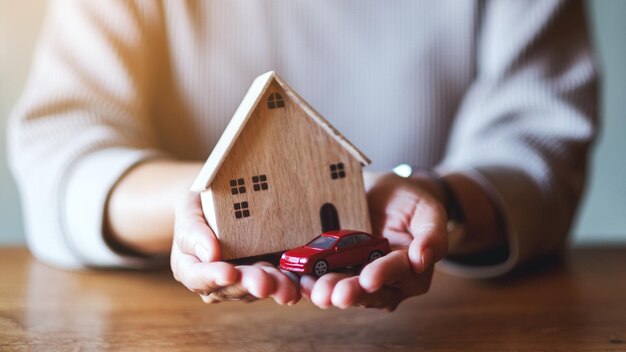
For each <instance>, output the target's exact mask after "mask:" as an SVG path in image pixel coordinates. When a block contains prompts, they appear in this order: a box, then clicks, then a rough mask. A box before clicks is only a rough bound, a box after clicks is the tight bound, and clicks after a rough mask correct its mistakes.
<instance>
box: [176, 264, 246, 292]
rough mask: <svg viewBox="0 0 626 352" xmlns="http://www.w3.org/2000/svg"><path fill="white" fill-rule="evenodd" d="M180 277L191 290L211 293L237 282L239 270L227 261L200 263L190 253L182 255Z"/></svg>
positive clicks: (179, 265)
mask: <svg viewBox="0 0 626 352" xmlns="http://www.w3.org/2000/svg"><path fill="white" fill-rule="evenodd" d="M177 270H178V277H180V278H181V282H182V284H183V285H185V286H186V287H187V288H188V289H189V290H191V291H193V292H196V293H202V294H205V295H206V294H209V293H211V292H213V291H215V290H217V289H220V288H222V287H224V286H229V285H233V284H235V283H236V282H237V279H238V276H239V272H238V271H237V270H236V269H235V268H234V267H233V266H232V265H230V264H228V263H225V262H213V263H199V262H198V261H197V259H196V258H195V257H193V256H189V255H181V256H180V258H179V260H178V264H177Z"/></svg>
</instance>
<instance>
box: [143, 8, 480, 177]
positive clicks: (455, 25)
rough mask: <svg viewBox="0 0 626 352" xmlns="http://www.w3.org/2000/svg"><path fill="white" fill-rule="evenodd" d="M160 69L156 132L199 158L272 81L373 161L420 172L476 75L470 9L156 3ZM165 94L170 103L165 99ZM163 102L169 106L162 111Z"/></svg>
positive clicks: (441, 147)
mask: <svg viewBox="0 0 626 352" xmlns="http://www.w3.org/2000/svg"><path fill="white" fill-rule="evenodd" d="M164 8H165V16H166V18H165V20H166V34H167V40H168V45H169V50H170V55H171V56H170V59H169V64H168V65H169V67H170V68H171V72H168V73H167V74H164V75H163V77H164V78H163V79H162V80H160V82H161V84H164V85H171V87H170V88H171V89H163V90H161V91H162V92H163V93H162V94H167V95H168V97H167V99H163V101H168V103H167V104H162V105H160V104H159V99H156V105H155V108H154V114H156V119H157V121H158V122H157V133H158V134H159V136H160V139H161V142H162V144H163V146H164V148H166V149H169V151H170V152H171V153H173V154H175V155H177V156H179V157H183V158H194V159H203V158H206V157H207V156H208V154H209V153H210V151H211V149H212V148H213V146H214V145H215V143H216V142H217V140H218V139H219V137H220V135H221V133H222V131H223V130H224V128H225V127H226V125H227V123H228V121H229V120H230V118H231V117H232V115H233V113H234V111H235V110H236V108H237V106H238V105H239V103H240V102H241V99H242V98H243V96H244V94H245V93H246V91H247V89H248V87H249V86H250V84H251V83H252V81H253V79H254V78H255V77H256V76H258V75H260V74H262V73H264V72H266V71H270V70H274V71H276V72H277V73H278V74H279V75H281V76H282V77H283V78H284V79H285V80H286V81H287V82H288V83H289V84H290V85H291V86H292V87H293V88H294V89H295V90H296V91H298V93H299V94H300V95H301V96H302V97H303V98H304V99H306V100H307V101H308V102H309V103H310V104H311V105H312V106H313V107H314V108H315V109H316V110H318V111H319V112H320V113H321V114H322V115H323V116H324V117H325V118H326V119H328V120H329V121H330V122H331V123H332V124H333V125H334V126H335V127H336V128H337V129H339V131H341V132H342V133H343V134H344V135H345V136H346V137H348V139H350V140H351V141H352V142H353V143H354V144H355V145H356V146H357V147H359V148H360V149H361V150H363V152H364V153H365V154H366V155H367V156H368V157H369V158H371V159H372V161H373V164H372V166H371V168H372V169H377V170H383V169H389V168H390V167H392V166H394V165H396V164H398V163H403V162H408V163H411V164H414V165H417V166H422V167H429V166H432V165H434V164H436V163H437V162H438V161H439V160H440V159H441V157H442V156H443V153H444V152H445V146H446V141H447V137H448V134H449V131H450V128H451V125H452V123H453V119H454V116H455V113H456V111H457V109H458V107H459V104H460V103H461V100H462V99H463V96H464V94H465V92H466V90H467V88H468V87H469V85H470V84H471V82H472V80H473V78H474V74H475V68H474V65H475V51H476V48H475V47H476V35H475V33H476V31H477V28H476V27H477V25H478V24H477V11H478V9H477V6H476V4H475V3H474V2H470V1H455V0H449V1H448V0H446V1H436V2H430V1H415V0H406V1H394V2H381V1H373V0H372V1H369V0H368V1H362V0H359V1H332V0H328V1H315V2H310V1H292V0H279V1H276V0H273V1H269V0H267V1H233V0H220V1H198V2H182V1H167V2H165V6H164ZM172 95H174V96H172ZM172 101H176V103H175V104H172V103H171V102H172Z"/></svg>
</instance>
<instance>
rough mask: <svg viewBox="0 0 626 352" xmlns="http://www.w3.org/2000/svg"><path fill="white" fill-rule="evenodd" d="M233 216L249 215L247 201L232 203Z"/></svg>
mask: <svg viewBox="0 0 626 352" xmlns="http://www.w3.org/2000/svg"><path fill="white" fill-rule="evenodd" d="M234 208H235V218H236V219H241V218H247V217H249V216H250V210H249V209H248V202H239V203H235V204H234Z"/></svg>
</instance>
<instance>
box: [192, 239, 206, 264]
mask: <svg viewBox="0 0 626 352" xmlns="http://www.w3.org/2000/svg"><path fill="white" fill-rule="evenodd" d="M194 250H195V251H196V257H198V259H200V260H201V261H203V262H205V263H206V262H208V261H209V251H207V250H206V249H205V248H204V247H202V246H201V245H199V244H197V245H196V246H195V247H194Z"/></svg>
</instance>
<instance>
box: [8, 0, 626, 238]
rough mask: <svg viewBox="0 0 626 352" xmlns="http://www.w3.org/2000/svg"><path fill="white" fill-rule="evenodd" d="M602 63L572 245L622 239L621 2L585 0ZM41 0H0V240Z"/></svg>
mask: <svg viewBox="0 0 626 352" xmlns="http://www.w3.org/2000/svg"><path fill="white" fill-rule="evenodd" d="M587 5H588V8H589V11H590V18H591V21H592V24H593V34H594V37H595V43H596V48H597V51H598V56H599V59H600V62H601V64H602V66H603V72H604V74H603V76H604V82H603V97H602V111H603V114H602V115H603V119H604V121H603V125H602V129H601V132H600V139H599V141H598V143H597V144H596V148H595V153H594V159H593V164H592V166H593V167H592V170H591V175H590V176H591V178H590V183H589V188H588V190H587V194H586V197H585V200H584V202H583V205H582V207H581V209H580V212H579V218H578V221H577V223H576V226H575V227H574V231H573V236H572V239H573V241H574V242H575V244H577V245H578V244H594V243H618V242H619V243H626V116H624V115H625V114H626V1H625V0H588V1H587ZM45 7H46V2H45V1H41V0H20V1H12V0H0V245H16V244H17V245H19V244H21V243H23V242H24V235H23V233H24V232H23V226H22V219H21V212H20V203H19V198H18V193H17V189H16V186H15V182H14V181H13V179H12V178H11V175H10V174H9V171H8V168H7V165H6V163H7V160H6V159H7V157H6V124H7V118H8V115H9V113H10V111H11V108H12V107H13V105H14V104H15V102H16V101H17V99H18V98H19V95H20V92H21V91H22V88H23V87H24V84H25V81H26V79H27V75H28V69H29V66H30V61H31V55H32V52H33V48H34V45H35V43H36V40H37V36H38V34H39V30H40V28H41V24H42V21H43V15H44V12H45Z"/></svg>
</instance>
